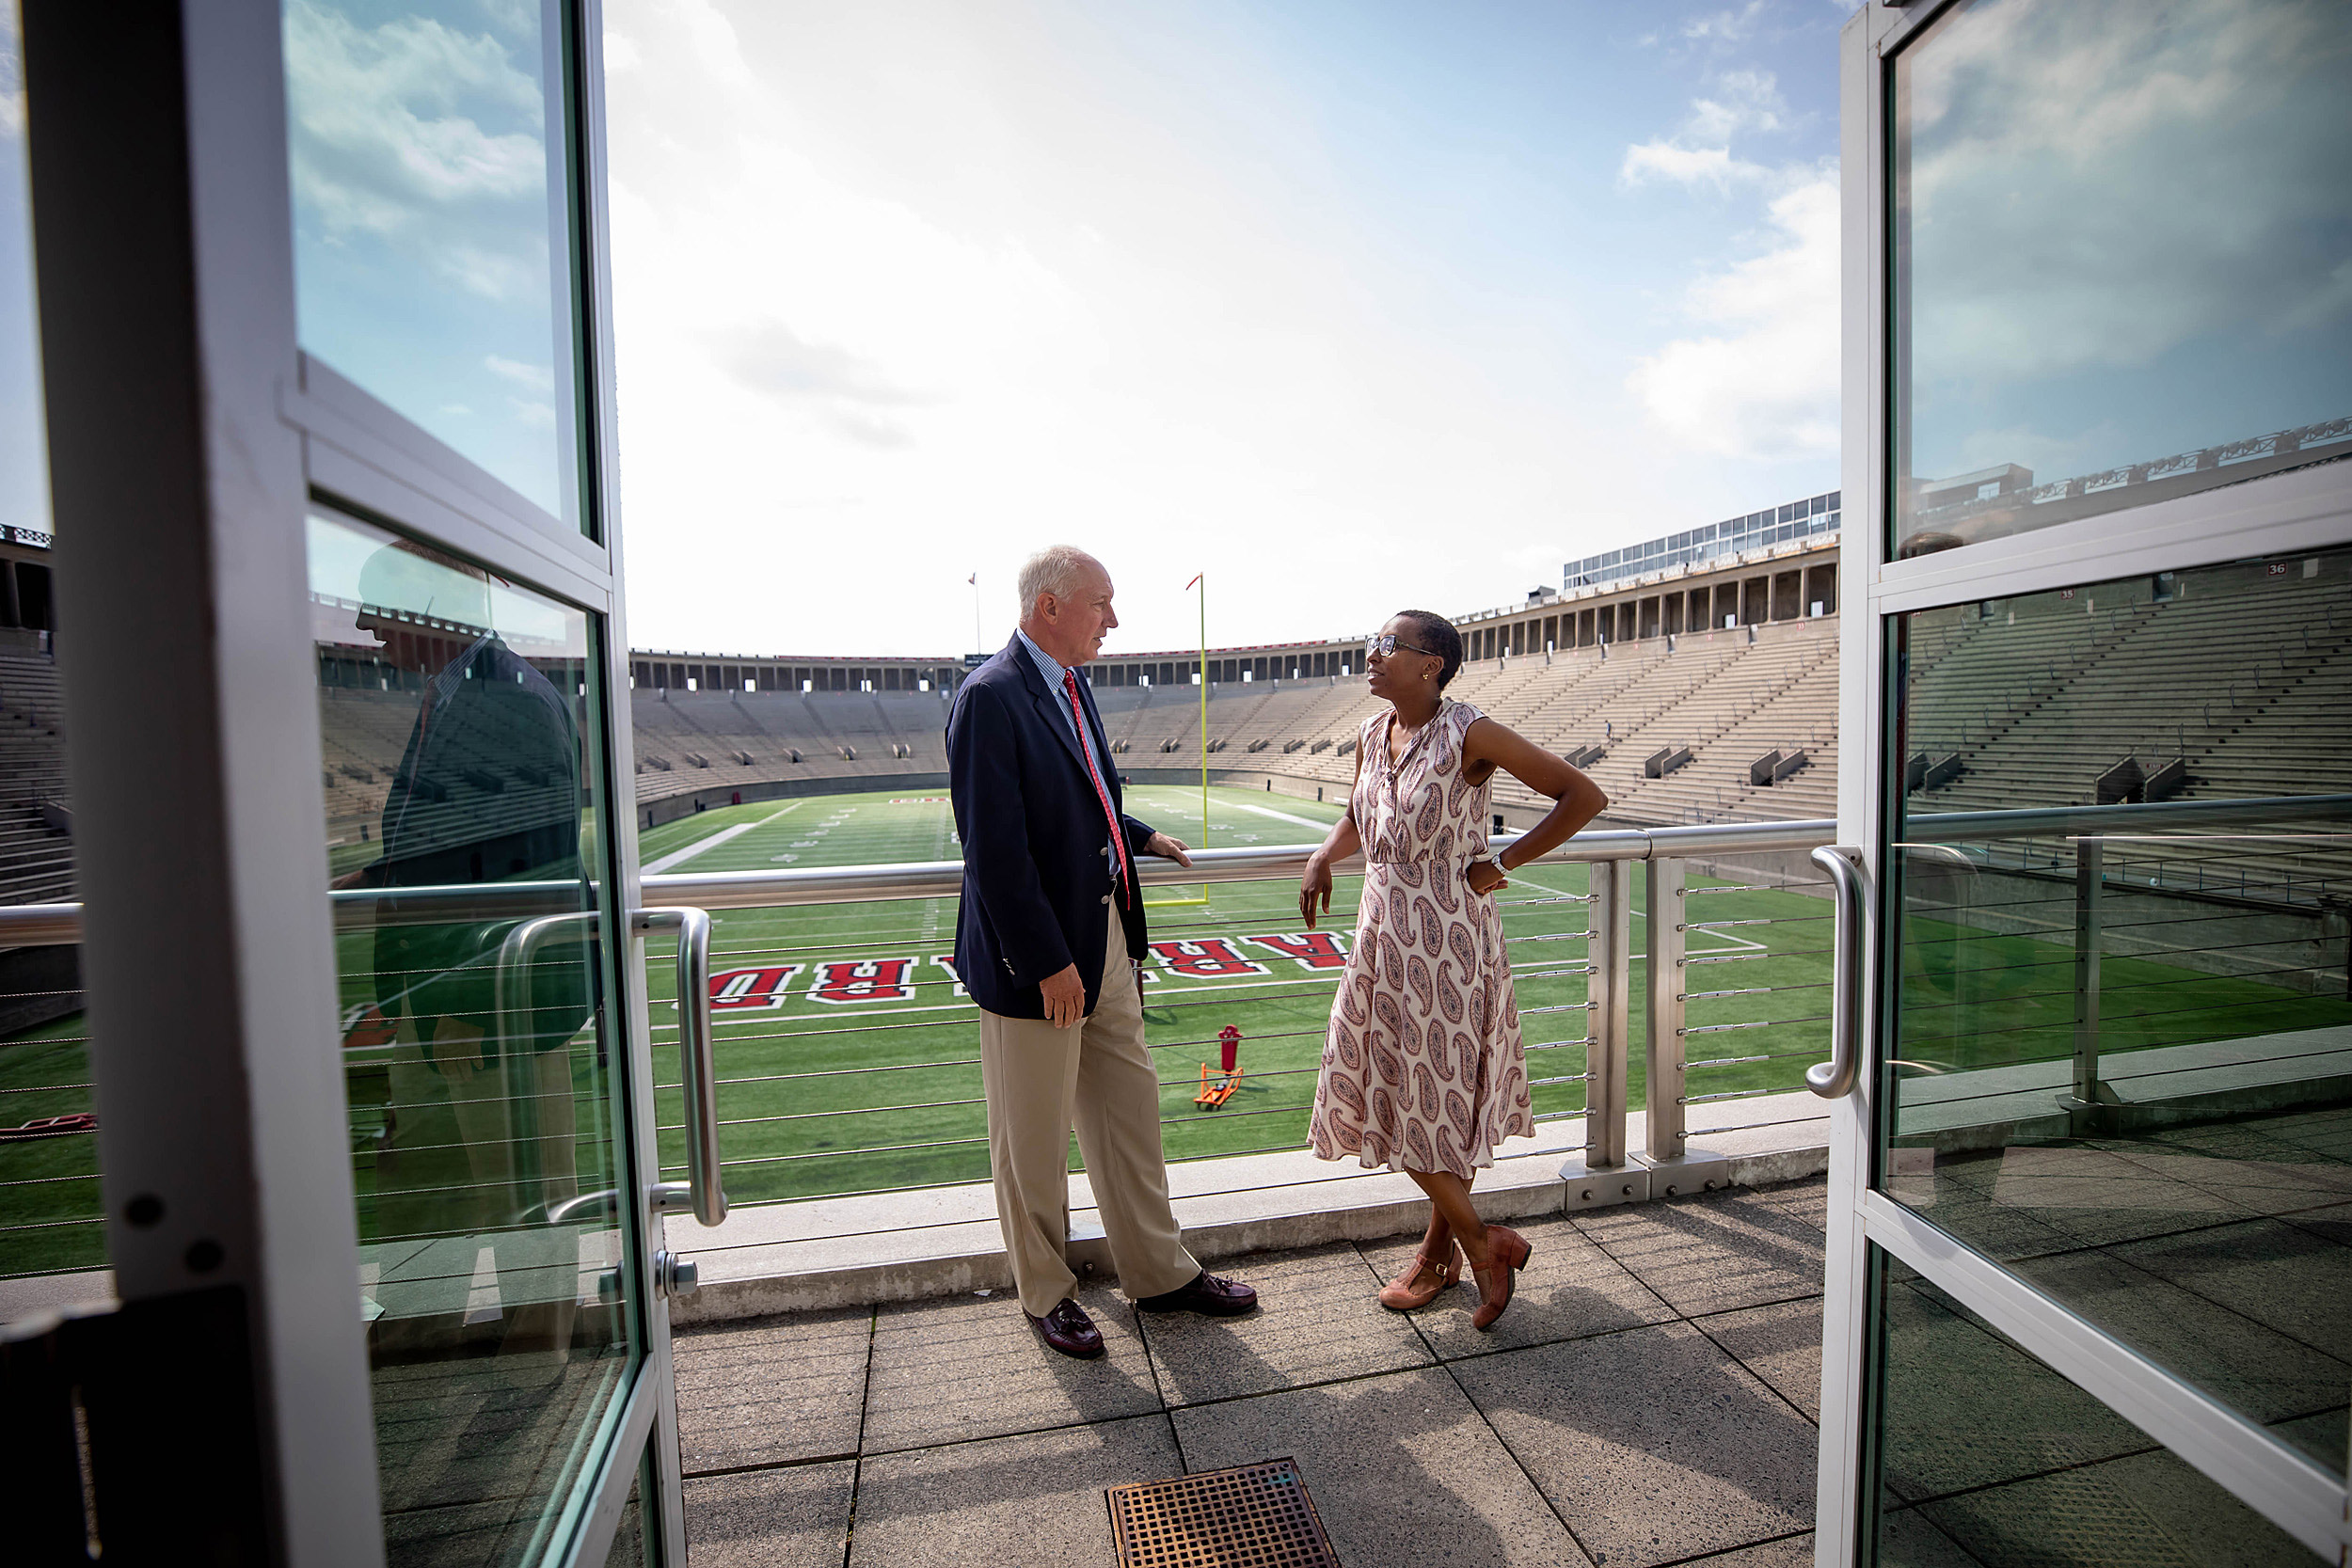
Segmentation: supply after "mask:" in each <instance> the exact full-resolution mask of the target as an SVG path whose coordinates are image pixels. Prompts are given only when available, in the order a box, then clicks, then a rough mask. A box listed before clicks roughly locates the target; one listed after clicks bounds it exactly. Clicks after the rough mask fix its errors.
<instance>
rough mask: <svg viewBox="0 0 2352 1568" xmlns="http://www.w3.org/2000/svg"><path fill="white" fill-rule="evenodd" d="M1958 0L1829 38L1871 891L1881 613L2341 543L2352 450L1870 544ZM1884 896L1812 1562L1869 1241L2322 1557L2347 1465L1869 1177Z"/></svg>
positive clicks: (1847, 671)
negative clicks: (1994, 526) (1840, 178)
mask: <svg viewBox="0 0 2352 1568" xmlns="http://www.w3.org/2000/svg"><path fill="white" fill-rule="evenodd" d="M1952 3H1954V0H1936V3H1933V4H1924V3H1923V4H1918V5H1911V6H1889V5H1887V4H1884V3H1883V0H1870V4H1868V5H1867V7H1866V8H1863V9H1861V10H1859V11H1856V12H1855V13H1854V15H1853V16H1852V17H1851V19H1850V20H1849V21H1848V23H1847V24H1846V27H1845V30H1844V33H1843V35H1842V37H1841V39H1840V40H1839V55H1838V105H1839V152H1840V158H1841V165H1842V167H1843V170H1844V182H1843V184H1844V189H1843V199H1842V210H1843V222H1844V236H1843V246H1842V272H1843V281H1842V284H1841V287H1840V292H1839V329H1840V333H1841V336H1842V355H1841V356H1842V382H1843V385H1842V399H1843V417H1842V420H1841V439H1842V441H1843V444H1844V453H1843V458H1842V469H1843V472H1842V475H1841V478H1842V482H1843V498H1842V499H1843V502H1844V507H1845V519H1846V523H1845V529H1844V531H1843V537H1842V549H1841V552H1840V556H1841V559H1840V564H1839V576H1840V582H1839V585H1838V602H1839V603H1840V604H1842V605H1845V606H1847V607H1849V609H1850V610H1851V611H1852V613H1850V614H1848V615H1847V616H1846V619H1845V628H1844V633H1843V641H1842V644H1841V646H1840V648H1839V660H1840V663H1839V670H1838V675H1839V681H1840V686H1839V705H1840V713H1839V733H1840V735H1841V736H1843V737H1844V743H1843V745H1842V746H1841V748H1840V756H1839V764H1838V768H1839V771H1838V780H1837V786H1838V838H1839V841H1840V842H1841V843H1843V844H1847V845H1851V846H1853V847H1856V848H1858V849H1859V850H1861V852H1862V854H1863V856H1864V857H1865V863H1866V864H1867V866H1868V868H1869V870H1870V872H1871V874H1872V883H1873V885H1874V886H1876V887H1878V888H1881V889H1883V888H1884V887H1885V885H1886V884H1885V879H1884V877H1883V866H1882V863H1881V859H1882V857H1881V852H1880V846H1881V844H1882V842H1883V837H1884V827H1885V824H1884V819H1883V814H1884V812H1885V809H1886V801H1885V798H1884V776H1883V774H1884V770H1883V768H1882V766H1881V762H1880V753H1881V751H1882V749H1883V746H1884V744H1885V721H1886V710H1885V701H1884V695H1885V693H1884V684H1883V677H1884V671H1885V668H1886V664H1885V653H1886V630H1887V618H1888V617H1889V616H1892V615H1897V614H1900V613H1903V612H1906V611H1910V610H1924V609H1930V608H1933V607H1935V606H1939V605H1946V604H1964V603H1967V602H1970V601H1971V600H1976V599H1983V598H1998V597H2008V596H2010V595H2014V594H2029V593H2038V592H2042V591H2045V590H2048V589H2052V588H2059V587H2067V586H2071V585H2073V584H2075V583H2080V582H2090V581H2101V580H2106V579H2108V578H2123V577H2134V576H2138V575H2141V574H2148V573H2154V572H2158V571H2170V570H2176V569H2180V568H2184V567H2190V566H2198V565H2205V564H2211V563H2213V562H2223V561H2230V560H2238V559H2244V558H2247V557H2249V556H2258V555H2274V554H2292V553H2295V552H2297V551H2304V550H2311V549H2315V548H2320V547H2323V546H2342V545H2344V544H2346V543H2352V463H2343V462H2340V463H2335V464H2330V465H2326V466H2321V467H2311V468H2305V469H2300V470H2296V471H2294V472H2289V473H2284V474H2280V475H2277V476H2275V477H2271V478H2265V479H2258V480H2253V481H2249V482H2248V483H2240V484H2233V485H2228V486H2224V487H2222V488H2219V489H2216V490H2210V491H2206V492H2203V493H2201V494H2197V495H2190V496H2184V497H2180V498H2177V499H2171V500H2166V501H2159V502H2157V503H2155V504H2153V505H2149V506H2142V507H2135V508H2128V509H2124V510H2122V511H2117V512H2111V513H2106V514H2102V515H2097V516H2093V517H2086V518H2082V519H2080V520H2078V521H2075V522H2070V523H2063V524H2059V525H2057V526H2055V527H2051V528H2047V529H2043V530H2041V531H2037V532H2032V533H2024V534H2017V535H2012V536H2010V537H2009V538H2006V539H1998V540H1994V541H1990V542H1988V543H1985V544H1979V545H1970V546H1963V547H1961V548H1958V549H1953V550H1947V551H1944V552H1942V553H1939V554H1935V555H1930V556H1924V557H1921V558H1918V559H1915V560H1911V561H1896V560H1890V559H1889V558H1888V554H1887V537H1888V521H1889V519H1888V515H1887V500H1888V491H1889V477H1888V474H1887V451H1888V438H1889V434H1890V432H1889V429H1888V417H1887V411H1888V407H1889V403H1888V399H1889V396H1890V392H1891V388H1890V387H1889V385H1888V366H1889V330H1888V321H1889V312H1890V310H1891V308H1892V304H1893V301H1892V299H1891V298H1890V296H1889V293H1888V289H1889V270H1890V269H1889V261H1888V257H1889V252H1888V244H1889V234H1888V230H1887V218H1888V214H1887V203H1888V198H1889V178H1890V171H1889V167H1888V162H1887V158H1888V148H1887V144H1886V138H1887V130H1888V119H1887V116H1888V110H1889V103H1888V97H1887V91H1888V71H1887V67H1888V62H1889V61H1890V60H1891V59H1892V57H1893V55H1894V54H1895V53H1896V52H1897V50H1898V49H1899V47H1900V46H1901V45H1902V44H1903V43H1905V42H1906V41H1907V40H1909V39H1910V38H1911V37H1912V36H1913V35H1914V34H1915V33H1917V32H1918V31H1919V30H1920V29H1921V28H1922V27H1924V26H1926V25H1927V24H1929V23H1930V22H1931V21H1933V20H1934V18H1935V17H1936V15H1938V14H1939V13H1941V12H1942V11H1944V10H1946V9H1947V8H1949V6H1950V5H1951V4H1952ZM1886 914H1887V911H1886V909H1885V907H1884V897H1883V894H1882V895H1880V908H1878V909H1876V910H1873V911H1870V919H1869V921H1868V923H1867V928H1868V930H1869V932H1870V939H1869V940H1870V943H1871V948H1872V951H1871V953H1870V954H1869V956H1868V958H1867V961H1866V962H1864V963H1863V964H1861V965H1860V966H1859V969H1860V972H1861V974H1862V975H1863V978H1864V988H1865V989H1864V997H1863V1017H1864V1019H1865V1020H1866V1021H1867V1022H1866V1027H1865V1029H1864V1031H1863V1052H1862V1061H1861V1066H1860V1070H1859V1071H1858V1072H1857V1074H1856V1076H1855V1084H1854V1089H1853V1092H1852V1093H1851V1094H1849V1095H1847V1096H1846V1097H1845V1098H1844V1099H1842V1100H1841V1101H1838V1103H1837V1104H1836V1107H1835V1108H1834V1114H1833V1117H1832V1119H1831V1131H1830V1178H1829V1186H1830V1192H1829V1242H1828V1264H1827V1275H1828V1279H1827V1287H1826V1293H1825V1299H1824V1303H1823V1310H1822V1344H1821V1352H1822V1358H1821V1433H1820V1473H1819V1479H1818V1492H1817V1497H1816V1503H1815V1532H1816V1533H1815V1546H1814V1560H1815V1561H1816V1562H1817V1563H1819V1564H1820V1565H1821V1568H1842V1565H1844V1564H1848V1563H1852V1562H1857V1561H1860V1560H1862V1554H1863V1552H1864V1550H1865V1549H1866V1548H1867V1545H1868V1543H1867V1542H1865V1541H1863V1540H1862V1539H1860V1533H1859V1532H1860V1529H1861V1527H1862V1521H1863V1518H1864V1515H1865V1513H1866V1509H1865V1504H1866V1503H1867V1501H1868V1499H1867V1498H1866V1497H1864V1496H1863V1495H1862V1492H1861V1482H1862V1473H1863V1459H1864V1445H1865V1444H1866V1443H1867V1441H1868V1440H1869V1439H1870V1437H1871V1435H1872V1434H1871V1433H1869V1432H1867V1430H1866V1421H1865V1414H1864V1413H1865V1410H1866V1407H1867V1389H1866V1388H1865V1386H1864V1379H1865V1371H1866V1366H1865V1364H1866V1361H1867V1348H1868V1347H1867V1344H1866V1339H1867V1334H1868V1327H1869V1325H1868V1312H1867V1295H1868V1278H1867V1270H1868V1266H1869V1248H1870V1246H1871V1245H1873V1244H1875V1245H1877V1246H1879V1247H1881V1248H1883V1250H1884V1251H1885V1252H1887V1253H1888V1254H1889V1255H1890V1256H1892V1257H1894V1258H1897V1259H1900V1260H1901V1261H1902V1262H1903V1263H1905V1264H1906V1265H1908V1266H1909V1267H1911V1268H1913V1269H1915V1270H1917V1271H1918V1272H1919V1273H1920V1274H1921V1275H1925V1276H1927V1277H1928V1278H1929V1279H1930V1280H1931V1281H1932V1282H1934V1283H1935V1284H1936V1285H1937V1286H1938V1287H1939V1288H1941V1289H1943V1290H1945V1291H1948V1292H1950V1294H1951V1295H1952V1296H1953V1297H1954V1298H1955V1299H1957V1300H1959V1301H1960V1302H1961V1303H1963V1305H1964V1306H1966V1307H1968V1308H1969V1310H1971V1311H1973V1312H1975V1313H1977V1314H1979V1316H1981V1317H1982V1318H1984V1319H1985V1320H1986V1321H1987V1322H1988V1323H1992V1324H1993V1325H1994V1327H1995V1328H1997V1329H1999V1330H2000V1331H2001V1332H2002V1333H2004V1334H2006V1335H2008V1336H2010V1338H2013V1339H2015V1340H2016V1341H2017V1342H2018V1343H2019V1344H2021V1345H2023V1346H2024V1347H2025V1348H2026V1350H2028V1351H2030V1352H2031V1353H2032V1354H2035V1355H2037V1356H2039V1357H2041V1358H2042V1360H2043V1361H2044V1362H2046V1363H2047V1364H2048V1365H2049V1366H2050V1367H2052V1368H2053V1369H2054V1370H2057V1371H2058V1372H2059V1373H2060V1374H2061V1375H2063V1376H2065V1377H2066V1378H2067V1379H2068V1380H2070V1381H2071V1382H2073V1383H2074V1384H2075V1385H2076V1386H2079V1387H2081V1388H2083V1389H2084V1390H2085V1391H2086V1392H2088V1393H2090V1395H2092V1396H2093V1397H2094V1398H2096V1399H2098V1400H2100V1401H2102V1402H2105V1403H2106V1404H2107V1405H2109V1406H2110V1407H2112V1408H2113V1409H2115V1410H2116V1411H2117V1412H2118V1413H2120V1414H2122V1416H2123V1417H2125V1418H2127V1419H2129V1420H2131V1421H2132V1422H2133V1423H2134V1424H2136V1425H2137V1426H2138V1427H2140V1428H2141V1429H2142V1430H2143V1431H2145V1432H2147V1433H2149V1434H2150V1435H2151V1436H2152V1437H2153V1438H2154V1439H2155V1440H2156V1441H2157V1442H2160V1443H2162V1444H2163V1445H2164V1446H2165V1447H2166V1448H2168V1449H2170V1450H2171V1451H2172V1452H2173V1453H2175V1454H2177V1455H2179V1456H2180V1458H2181V1459H2183V1460H2184V1461H2185V1462H2186V1463H2187V1464H2189V1465H2192V1466H2194V1467H2195V1468H2196V1469H2197V1470H2199V1471H2200V1472H2201V1473H2202V1474H2204V1475H2206V1476H2208V1477H2210V1478H2211V1479H2212V1480H2213V1481H2216V1482H2217V1483H2218V1484H2220V1485H2221V1486H2223V1487H2225V1488H2227V1489H2228V1490H2229V1491H2230V1492H2231V1494H2232V1495H2233V1496H2234V1497H2237V1498H2238V1499H2239V1500H2240V1501H2242V1502H2244V1503H2245V1504H2246V1505H2247V1506H2248V1507H2249V1508H2252V1509H2253V1510H2254V1511H2255V1512H2257V1513H2261V1514H2262V1515H2263V1516H2264V1517H2265V1518H2267V1519H2269V1520H2270V1521H2271V1522H2272V1523H2274V1524H2276V1525H2277V1526H2279V1528H2281V1529H2283V1530H2285V1531H2286V1532H2287V1533H2289V1534H2290V1535H2293V1536H2294V1537H2295V1538H2296V1540H2298V1541H2300V1542H2302V1543H2303V1544H2305V1545H2307V1546H2309V1547H2311V1548H2312V1550H2313V1551H2314V1552H2317V1553H2319V1554H2320V1555H2321V1556H2322V1557H2323V1558H2324V1559H2328V1560H2335V1561H2337V1562H2338V1563H2344V1562H2346V1561H2348V1560H2352V1513H2347V1487H2346V1478H2345V1476H2344V1475H2342V1474H2332V1473H2330V1472H2328V1471H2327V1470H2325V1469H2323V1468H2321V1467H2320V1466H2319V1465H2315V1464H2314V1463H2312V1461H2311V1460H2310V1459H2309V1458H2307V1457H2305V1456H2304V1455H2303V1454H2302V1453H2301V1452H2299V1451H2298V1450H2296V1449H2292V1448H2290V1447H2288V1446H2287V1445H2286V1444H2284V1443H2282V1442H2280V1440H2279V1439H2278V1438H2277V1437H2275V1436H2274V1435H2272V1434H2271V1433H2269V1432H2267V1431H2265V1429H2264V1428H2262V1427H2261V1426H2260V1425H2258V1424H2256V1423H2254V1422H2252V1421H2249V1420H2248V1419H2247V1418H2244V1417H2242V1416H2240V1415H2238V1414H2237V1413H2236V1412H2234V1411H2233V1410H2230V1409H2229V1408H2227V1407H2226V1406H2224V1405H2221V1404H2219V1403H2217V1402H2216V1401H2214V1400H2213V1399H2211V1398H2210V1397H2208V1396H2207V1395H2205V1394H2204V1393H2202V1392H2201V1391H2200V1390H2198V1389H2197V1388H2195V1387H2194V1386H2190V1385H2189V1384H2187V1383H2185V1382H2184V1381H2183V1380H2181V1379H2180V1378H2179V1377H2177V1376H2175V1375H2174V1374H2172V1373H2171V1372H2169V1371H2167V1370H2164V1369H2163V1368H2161V1367H2159V1366H2157V1365H2156V1364H2155V1363H2153V1362H2152V1361H2150V1360H2148V1359H2147V1358H2146V1357H2144V1356H2142V1355H2140V1354H2137V1353H2136V1352H2134V1351H2132V1350H2131V1349H2129V1348H2128V1347H2126V1346H2125V1345H2123V1344H2122V1343H2121V1342H2120V1341H2118V1340H2116V1339H2115V1338H2112V1337H2111V1336H2109V1335H2107V1334H2106V1333H2104V1332H2102V1331H2101V1330H2099V1329H2097V1328H2095V1327H2093V1326H2092V1325H2091V1324H2090V1323H2088V1322H2086V1321H2084V1320H2083V1319H2082V1318H2080V1317H2079V1316H2077V1315H2076V1314H2074V1313H2073V1312H2071V1311H2069V1310H2067V1309H2066V1308H2065V1307H2061V1306H2059V1305H2058V1303H2057V1302H2056V1301H2054V1300H2052V1299H2051V1298H2050V1297H2048V1296H2047V1295H2044V1294H2043V1293H2042V1292H2041V1291H2037V1290H2035V1289H2034V1288H2033V1287H2031V1286H2029V1285H2027V1284H2026V1282H2025V1281H2024V1280H2023V1279H2021V1278H2019V1277H2018V1276H2017V1275H2013V1274H2011V1273H2010V1271H2008V1270H2006V1269H2003V1268H2001V1267H2000V1266H1999V1265H1997V1264H1994V1263H1993V1262H1991V1261H1989V1260H1987V1259H1984V1258H1982V1257H1980V1256H1979V1255H1978V1254H1976V1253H1974V1252H1972V1251H1970V1250H1969V1249H1968V1248H1966V1247H1964V1246H1963V1245H1961V1244H1960V1243H1957V1242H1955V1241H1954V1240H1953V1239H1952V1238H1950V1237H1948V1236H1947V1235H1946V1234H1945V1233H1944V1232H1942V1231H1940V1230H1938V1229H1937V1228H1936V1227H1934V1226H1933V1225H1931V1224H1930V1223H1929V1222H1928V1221H1927V1220H1926V1219H1924V1218H1922V1217H1921V1216H1919V1215H1917V1214H1915V1213H1914V1212H1911V1211H1909V1210H1907V1209H1904V1208H1903V1207H1902V1206H1901V1205H1899V1204H1897V1203H1895V1202H1893V1201H1891V1200H1889V1199H1888V1198H1886V1197H1885V1196H1883V1195H1881V1194H1878V1193H1876V1192H1873V1191H1871V1190H1870V1187H1869V1176H1870V1164H1871V1160H1872V1157H1873V1154H1874V1148H1873V1141H1872V1129H1873V1127H1874V1125H1875V1115H1874V1113H1875V1106H1874V1104H1873V1101H1874V1100H1875V1098H1876V1096H1877V1093H1878V1084H1879V1080H1878V1066H1879V1051H1878V1040H1879V1037H1880V1024H1879V1019H1880V1013H1881V1007H1882V997H1881V994H1880V992H1881V981H1882V977H1883V976H1882V968H1881V963H1880V958H1881V956H1882V951H1883V950H1882V948H1881V937H1880V933H1881V932H1883V930H1884V929H1885V928H1886V926H1885V916H1886Z"/></svg>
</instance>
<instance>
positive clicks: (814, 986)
mask: <svg viewBox="0 0 2352 1568" xmlns="http://www.w3.org/2000/svg"><path fill="white" fill-rule="evenodd" d="M913 973H914V959H913V958H866V959H863V960H859V959H851V960H849V961H846V962H841V963H821V964H818V966H817V978H816V979H815V981H814V982H812V983H811V984H810V986H809V988H808V999H809V1000H810V1001H811V1002H823V1003H827V1004H830V1005H832V1006H843V1005H845V1004H852V1003H858V1002H906V1001H910V1000H912V999H913V997H914V987H913V986H911V985H909V984H907V977H908V976H909V975H910V974H913Z"/></svg>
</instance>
